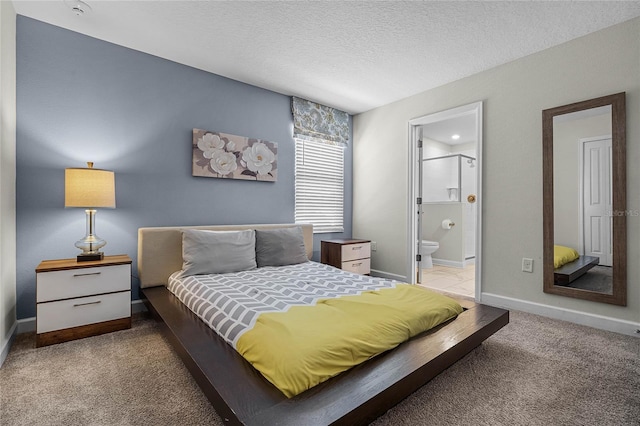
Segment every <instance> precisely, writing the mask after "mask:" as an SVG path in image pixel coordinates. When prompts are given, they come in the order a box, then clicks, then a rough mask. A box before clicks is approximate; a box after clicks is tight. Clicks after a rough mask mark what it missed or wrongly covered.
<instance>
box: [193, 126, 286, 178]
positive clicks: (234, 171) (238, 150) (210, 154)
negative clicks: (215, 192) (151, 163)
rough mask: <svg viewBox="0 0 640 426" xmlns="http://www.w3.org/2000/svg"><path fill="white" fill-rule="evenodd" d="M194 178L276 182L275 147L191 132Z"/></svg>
mask: <svg viewBox="0 0 640 426" xmlns="http://www.w3.org/2000/svg"><path fill="white" fill-rule="evenodd" d="M192 148H193V170H192V171H193V172H192V174H193V176H204V177H215V178H226V179H244V180H257V181H264V182H275V181H276V180H277V176H278V175H277V172H278V144H277V143H274V142H269V141H265V140H263V139H253V138H247V137H244V136H236V135H230V134H227V133H219V132H211V131H208V130H202V129H193V141H192Z"/></svg>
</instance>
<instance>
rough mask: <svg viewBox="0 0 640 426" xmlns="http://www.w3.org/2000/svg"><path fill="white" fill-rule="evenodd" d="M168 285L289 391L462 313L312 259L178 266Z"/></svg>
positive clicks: (414, 290) (418, 290) (442, 301)
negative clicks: (215, 268) (219, 267)
mask: <svg viewBox="0 0 640 426" xmlns="http://www.w3.org/2000/svg"><path fill="white" fill-rule="evenodd" d="M167 287H168V289H169V290H170V291H171V292H172V293H173V294H174V295H176V296H177V297H178V298H179V299H180V300H181V301H182V303H184V304H185V305H186V306H187V307H188V308H189V309H190V310H191V311H193V312H194V313H195V314H196V315H198V317H200V319H202V321H204V322H205V323H206V324H208V325H209V326H210V327H211V328H212V329H213V330H215V331H216V333H217V334H218V335H220V336H221V337H222V338H223V339H225V340H226V341H227V342H228V343H229V344H230V345H231V346H232V347H233V348H234V349H235V350H236V351H238V352H239V353H240V354H241V355H242V356H243V357H244V358H245V359H246V360H247V361H249V362H250V363H251V364H252V365H253V366H254V367H255V368H256V369H257V370H258V371H260V373H262V375H263V376H264V377H265V378H266V379H267V380H269V381H270V382H271V383H272V384H274V385H275V386H276V387H277V388H278V389H280V391H282V392H283V393H284V394H285V395H286V396H288V397H292V396H294V395H297V394H298V393H301V392H303V391H304V390H307V389H309V388H311V387H313V386H315V385H317V384H319V383H322V382H324V381H325V380H328V379H329V378H331V377H333V376H335V375H337V374H339V373H341V372H343V371H345V370H348V369H349V368H351V367H353V366H355V365H357V364H359V363H361V362H364V361H366V360H367V359H369V358H371V357H373V356H376V355H378V354H380V353H382V352H384V351H386V350H389V349H392V348H394V347H395V346H397V345H399V344H400V343H402V342H403V341H406V340H408V339H409V338H411V337H412V336H414V335H417V334H419V333H421V332H423V331H425V330H428V329H430V328H432V327H435V326H437V325H438V324H441V323H443V322H446V321H448V320H450V319H452V318H454V317H455V316H456V315H458V314H459V313H460V312H462V308H461V307H460V305H459V304H458V303H457V302H455V301H454V300H453V299H450V298H448V297H446V296H443V295H441V294H438V293H435V292H431V291H429V290H426V289H423V288H422V287H417V286H411V285H407V284H402V283H399V282H396V281H392V280H387V279H382V278H375V277H370V276H364V275H357V274H353V273H350V272H347V271H342V270H339V269H337V268H334V267H332V266H329V265H324V264H319V263H316V262H305V263H301V264H297V265H287V266H279V267H263V268H258V269H254V270H250V271H243V272H235V273H228V274H211V275H195V276H189V277H182V276H181V274H180V272H179V271H178V272H176V273H174V274H172V275H171V277H170V278H169V282H168V285H167Z"/></svg>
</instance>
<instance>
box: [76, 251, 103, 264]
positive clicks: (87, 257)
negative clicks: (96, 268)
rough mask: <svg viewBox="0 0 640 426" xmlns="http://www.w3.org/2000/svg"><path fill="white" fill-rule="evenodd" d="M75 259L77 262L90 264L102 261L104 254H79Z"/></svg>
mask: <svg viewBox="0 0 640 426" xmlns="http://www.w3.org/2000/svg"><path fill="white" fill-rule="evenodd" d="M76 259H77V261H78V262H90V261H96V260H102V259H104V253H103V252H101V251H100V252H98V253H91V254H79V255H78V257H77V258H76Z"/></svg>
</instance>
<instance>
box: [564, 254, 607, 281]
mask: <svg viewBox="0 0 640 426" xmlns="http://www.w3.org/2000/svg"><path fill="white" fill-rule="evenodd" d="M599 263H600V258H599V257H595V256H580V257H579V258H577V259H576V260H574V261H573V262H569V263H567V264H565V265H562V266H561V267H559V268H556V269H554V270H553V282H554V284H556V285H567V284H569V283H571V282H573V281H575V280H577V279H578V278H580V277H581V276H583V275H584V274H586V273H587V271H589V269H591V268H593V267H594V266H597V265H598V264H599Z"/></svg>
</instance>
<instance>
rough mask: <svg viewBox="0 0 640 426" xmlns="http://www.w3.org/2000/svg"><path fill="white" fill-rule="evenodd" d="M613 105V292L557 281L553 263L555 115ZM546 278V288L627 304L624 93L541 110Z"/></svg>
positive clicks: (573, 295) (564, 293)
mask: <svg viewBox="0 0 640 426" xmlns="http://www.w3.org/2000/svg"><path fill="white" fill-rule="evenodd" d="M604 106H611V169H612V170H611V196H612V210H613V212H612V215H613V218H612V219H613V231H612V238H613V247H612V248H613V291H612V294H607V293H601V292H597V291H592V290H583V289H579V288H572V287H565V286H559V285H555V282H554V265H553V245H554V223H553V222H554V210H553V202H554V201H553V119H554V117H556V116H560V115H563V114H568V113H572V112H577V111H583V110H588V109H592V108H598V107H604ZM542 147H543V148H542V173H543V182H542V187H543V241H544V242H543V250H544V252H543V258H542V259H543V269H544V271H543V278H544V292H545V293H551V294H558V295H562V296H568V297H575V298H578V299H586V300H591V301H594V302H603V303H610V304H614V305H622V306H626V305H627V217H626V214H627V211H626V208H627V198H626V197H627V190H626V188H627V178H626V171H627V167H626V104H625V93H624V92H622V93H616V94H614V95H609V96H603V97H601V98H595V99H589V100H586V101H582V102H576V103H573V104H569V105H563V106H559V107H556V108H550V109H546V110H543V111H542Z"/></svg>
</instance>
